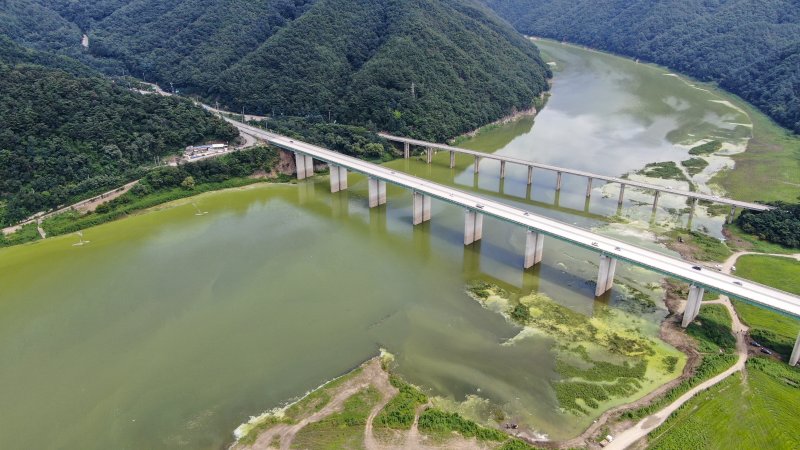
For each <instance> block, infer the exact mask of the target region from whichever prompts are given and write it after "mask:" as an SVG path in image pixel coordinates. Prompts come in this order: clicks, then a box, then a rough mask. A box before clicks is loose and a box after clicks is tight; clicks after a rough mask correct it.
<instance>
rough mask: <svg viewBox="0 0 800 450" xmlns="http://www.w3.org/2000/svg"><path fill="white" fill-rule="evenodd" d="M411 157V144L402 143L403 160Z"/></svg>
mask: <svg viewBox="0 0 800 450" xmlns="http://www.w3.org/2000/svg"><path fill="white" fill-rule="evenodd" d="M410 157H411V144H409V143H408V142H403V158H404V159H408V158H410Z"/></svg>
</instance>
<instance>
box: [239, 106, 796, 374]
mask: <svg viewBox="0 0 800 450" xmlns="http://www.w3.org/2000/svg"><path fill="white" fill-rule="evenodd" d="M226 120H228V121H229V122H231V123H232V124H234V125H235V126H236V127H237V128H239V129H240V130H241V131H243V132H245V133H247V134H250V135H253V136H256V137H258V138H260V139H263V140H265V141H266V142H268V143H269V144H271V145H274V146H276V147H279V148H281V149H284V150H286V151H289V152H292V153H294V155H295V161H296V166H297V177H298V179H304V178H306V177H309V176H313V174H314V166H313V161H314V160H315V159H316V160H319V161H323V162H325V163H327V164H328V166H329V168H330V186H331V192H339V191H341V190H345V189H347V174H348V171H352V172H357V173H361V174H363V175H365V176H366V177H367V178H368V190H369V200H368V202H369V207H370V208H374V207H377V206H380V205H382V204H385V203H386V183H392V184H394V185H397V186H400V187H403V188H406V189H408V190H410V191H411V194H412V199H413V202H412V205H413V206H412V210H413V214H412V217H413V218H412V222H413V224H414V225H419V224H421V223H423V222H426V221H428V220H430V218H431V209H432V199H434V198H435V199H437V200H439V201H443V202H446V203H450V204H453V205H456V206H459V207H461V208H464V245H470V244H472V243H474V242H476V241H478V240H480V239H481V237H482V235H483V218H484V217H485V216H487V215H488V216H491V217H494V218H496V219H499V220H503V221H505V222H508V223H511V224H514V225H517V226H520V227H523V228H524V229H525V230H526V232H527V238H526V243H525V248H524V249H523V252H524V263H523V268H524V269H528V268H531V267H532V266H534V265H536V264H538V263H539V262H541V260H542V249H543V247H544V243H545V239H546V238H555V239H559V240H562V241H565V242H569V243H571V244H573V245H577V246H579V247H582V248H585V249H588V250H591V251H593V252H595V253H597V254H598V258H599V271H598V274H597V282H596V288H595V295H596V296H600V295H602V294H604V293H605V292H607V291H608V290H609V289H611V287H612V286H613V284H614V273H615V269H616V266H617V262H618V261H623V262H627V263H630V264H634V265H636V266H639V267H643V268H646V269H649V270H653V271H655V272H657V273H660V274H662V275H665V276H669V277H672V278H676V279H679V280H682V281H685V282H687V283H689V284H690V286H691V287H690V292H689V299H688V301H687V304H686V309H685V312H684V317H683V326H688V324H689V323H690V322H691V321H692V320H694V318H695V317H696V316H697V313H698V312H699V310H700V304H701V302H702V299H703V294H704V291H705V289H711V290H713V291H715V292H719V293H721V294H725V295H728V296H729V297H734V298H739V299H742V300H744V301H747V302H750V303H753V304H755V305H758V306H762V307H765V308H769V309H772V310H774V311H777V312H780V313H782V314H786V315H789V316H793V317H800V297H797V296H794V295H792V294H789V293H787V292H783V291H780V290H778V289H774V288H771V287H768V286H764V285H760V284H757V283H753V282H751V281H749V280H744V279H740V278H736V277H732V276H730V275H726V274H723V273H721V272H718V271H716V270H710V269H705V268H701V267H700V266H697V265H694V264H693V263H690V262H686V261H683V260H681V259H677V258H673V257H671V256H667V255H663V254H661V253H658V252H654V251H652V250H647V249H643V248H640V247H637V246H634V245H631V244H627V243H625V242H622V241H619V240H616V239H612V238H608V237H605V236H602V235H599V234H596V233H593V232H591V231H588V230H585V229H582V228H579V227H576V226H573V225H570V224H566V223H563V222H560V221H557V220H554V219H550V218H547V217H543V216H539V215H536V214H533V213H531V212H529V211H525V210H523V209H519V208H515V207H512V206H508V205H506V204H504V203H501V202H497V201H495V200H491V199H487V198H483V197H479V196H477V195H474V194H472V193H469V192H464V191H461V190H458V189H454V188H451V187H448V186H443V185H440V184H438V183H433V182H430V181H427V180H423V179H420V178H417V177H414V176H412V175H408V174H405V173H401V172H396V171H394V170H392V169H390V168H387V167H383V166H379V165H377V164H372V163H370V162H366V161H362V160H360V159H357V158H353V157H350V156H346V155H342V154H341V153H338V152H335V151H332V150H328V149H325V148H322V147H318V146H315V145H312V144H308V143H305V142H302V141H297V140H294V139H290V138H287V137H284V136H281V135H277V134H274V133H270V132H267V131H264V130H262V129H259V128H256V127H252V126H249V125H245V124H242V123H239V122H236V121H233V120H231V119H226ZM798 359H800V335H799V336H798V341H797V342H796V345H795V349H794V352H793V353H792V357H791V359H790V363H791V364H792V365H794V364H796V363H797V361H798Z"/></svg>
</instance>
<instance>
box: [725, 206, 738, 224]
mask: <svg viewBox="0 0 800 450" xmlns="http://www.w3.org/2000/svg"><path fill="white" fill-rule="evenodd" d="M735 217H736V207H735V206H731V212H730V214H728V218H727V220H726V221H725V222H726V223H733V219H734V218H735Z"/></svg>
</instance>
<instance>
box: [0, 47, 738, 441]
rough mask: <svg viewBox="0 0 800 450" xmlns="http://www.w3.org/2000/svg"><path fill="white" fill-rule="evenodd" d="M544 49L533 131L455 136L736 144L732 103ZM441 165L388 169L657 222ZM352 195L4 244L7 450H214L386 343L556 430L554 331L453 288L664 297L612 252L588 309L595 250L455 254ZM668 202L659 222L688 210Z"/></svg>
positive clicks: (524, 150)
mask: <svg viewBox="0 0 800 450" xmlns="http://www.w3.org/2000/svg"><path fill="white" fill-rule="evenodd" d="M541 44H542V46H543V48H544V50H545V51H546V52H547V55H548V57H551V58H554V59H555V60H556V64H557V65H558V67H559V71H557V72H556V78H555V83H554V86H553V96H552V98H551V99H550V103H549V104H548V106H547V107H546V108H545V110H544V111H543V112H542V113H541V114H540V115H539V116H538V117H537V118H536V120H535V125H534V123H533V121H532V120H531V119H523V120H521V121H518V122H515V123H513V124H510V125H505V126H502V127H499V128H496V129H493V130H491V131H487V132H485V133H482V134H480V135H478V137H476V138H474V139H472V140H471V141H469V142H467V143H465V144H464V145H465V146H470V147H472V148H476V149H481V150H485V151H494V152H500V153H503V154H508V155H514V156H517V157H523V158H530V159H534V160H536V161H539V162H546V163H553V164H562V165H565V166H569V167H576V168H580V169H586V170H593V171H597V172H601V173H606V174H609V175H622V174H623V173H626V172H629V171H636V170H638V169H640V168H641V167H642V166H643V165H644V164H645V163H648V162H653V161H664V160H674V161H680V160H682V159H685V157H686V152H687V149H688V147H689V146H690V144H691V141H693V140H700V139H703V138H706V137H709V136H714V138H716V139H727V141H726V142H729V143H730V144H729V148H730V149H731V151H733V149H734V147H735V146H736V145H739V144H740V143H741V139H743V136H744V133H743V131H742V128H743V127H742V126H739V125H732V124H734V123H744V122H745V121H746V116H745V117H741V116H740V115H737V114H740V113H737V111H736V110H734V109H733V108H731V107H730V106H727V105H725V104H722V103H719V102H717V101H715V99H716V98H713V99H712V98H711V97H712V95H711V94H710V93H707V92H705V91H702V90H699V89H696V88H693V87H691V86H689V85H688V84H687V83H686V82H684V81H683V80H681V79H678V78H676V77H672V76H665V75H664V73H665V72H664V71H663V70H662V69H658V68H653V67H649V66H645V65H638V64H635V63H634V62H632V61H627V60H624V59H621V58H616V57H613V56H609V55H603V54H600V53H596V52H590V51H586V50H582V49H576V48H569V47H563V46H561V45H560V44H553V43H546V42H545V43H541ZM716 100H718V99H716ZM744 128H746V127H744ZM692 135H693V136H692ZM695 138H696V139H695ZM726 145H728V144H726ZM447 160H448V156H447V155H446V154H439V155H437V156H436V158H435V160H434V164H432V165H427V164H425V163H424V162H423V161H421V159H419V158H412V159H410V160H397V161H393V162H391V163H388V164H389V165H390V166H392V167H395V168H396V169H399V170H405V171H408V172H409V173H412V174H416V175H419V176H423V177H426V178H429V179H432V180H435V181H437V182H441V183H445V184H451V185H454V186H458V187H461V188H464V189H477V190H478V191H479V192H481V193H483V194H485V195H487V196H491V197H495V198H502V199H504V200H506V201H509V202H512V203H515V204H518V205H521V206H525V207H526V208H529V209H531V210H533V211H535V212H537V213H541V214H545V215H548V216H551V217H555V218H558V219H560V220H565V221H569V222H571V223H577V224H580V225H582V226H586V227H596V228H598V229H600V230H601V231H602V232H605V233H611V234H617V235H619V236H621V237H623V238H625V239H630V240H633V241H635V242H639V243H642V244H643V245H648V246H651V247H653V248H658V246H657V245H656V244H653V243H652V242H650V241H649V240H648V239H647V237H646V236H645V235H640V234H639V233H633V234H631V233H625V232H623V231H621V228H620V227H614V226H613V225H614V224H609V222H608V220H607V217H608V216H611V215H620V216H623V217H627V220H630V221H639V220H641V221H643V222H644V223H652V220H651V218H650V208H649V206H642V205H639V204H638V203H636V201H635V199H636V195H637V194H633V197H632V199H633V200H634V201H629V202H626V204H625V205H624V206H623V209H622V211H617V205H616V196H615V195H613V192H611V191H608V190H609V189H611V188H610V187H609V188H606V187H603V186H597V187H596V190H597V191H596V195H594V196H593V197H592V201H591V203H590V204H589V205H588V208H587V204H586V201H585V200H586V199H585V184H584V182H583V181H582V180H579V179H575V180H570V179H569V177H565V183H564V188H563V189H562V191H561V193H560V195H558V196H556V195H555V193H554V191H553V189H552V187H553V186H554V183H555V180H554V175H553V174H547V173H541V174H539V173H537V174H536V175H535V177H534V178H535V183H534V185H533V186H532V188H531V189H530V190H528V189H527V187H526V183H525V177H526V174H525V172H524V169H519V170H517V169H514V168H509V171H508V174H507V178H506V179H505V180H504V181H503V182H502V183H501V181H500V180H499V178H498V176H497V174H498V170H496V168H493V167H492V165H491V164H490V163H488V162H485V163H484V164H482V166H481V174H480V176H479V177H477V178H476V177H475V176H474V175H473V170H472V167H471V160H467V159H466V158H465V159H464V160H461V159H459V160H458V163H459V164H458V166H457V167H456V168H455V169H450V168H448V167H447ZM719 164H725V162H724V161H723V160H722V159H720V162H719ZM366 190H367V187H366V182H365V180H364V179H363V178H360V177H358V176H355V175H351V177H350V189H349V190H348V191H345V192H341V193H338V194H333V195H331V194H330V193H329V191H328V185H327V179H326V178H324V177H316V178H314V179H310V180H307V181H304V182H300V183H297V184H287V185H258V186H256V187H250V188H245V189H237V190H232V191H225V192H218V193H210V194H204V195H202V196H200V197H198V198H195V199H191V200H186V201H180V202H176V203H173V204H170V205H166V206H164V207H161V208H158V209H157V210H155V211H152V212H149V213H147V214H142V215H138V216H135V217H132V218H128V219H125V220H121V221H118V222H114V223H110V224H106V225H103V226H99V227H96V228H92V229H89V230H86V231H85V232H84V239H86V240H88V241H89V243H88V244H86V245H82V246H75V245H73V244H75V243H76V242H78V237H76V236H64V237H58V238H53V239H47V240H46V241H43V242H39V243H35V244H33V245H25V246H20V247H14V248H8V249H4V250H0V361H2V365H0V398H2V399H3V401H2V402H0V418H2V420H0V448H40V449H47V448H60V449H61V448H66V449H94V448H97V449H105V448H119V449H125V448H130V449H138V448H150V449H157V448H193V449H194V448H207V449H218V448H220V447H222V446H224V445H225V444H226V443H229V442H230V441H231V439H232V435H231V433H232V430H233V429H234V428H236V426H237V425H238V424H240V423H241V422H243V421H246V420H247V418H248V416H250V415H257V414H258V413H260V412H261V411H263V410H265V409H269V408H271V407H275V406H279V405H281V404H283V403H284V402H286V401H289V400H291V399H292V398H296V397H297V396H299V395H302V394H303V393H304V392H306V391H308V390H309V389H313V388H314V387H316V386H318V385H320V384H321V383H323V382H324V381H325V380H328V379H331V378H333V377H335V376H338V375H340V374H342V373H345V372H347V371H348V370H349V369H351V368H353V367H355V366H357V365H358V364H359V363H361V362H363V361H364V360H366V359H368V358H370V357H371V356H374V355H376V354H377V352H378V351H379V349H380V348H385V349H387V350H388V351H390V352H392V353H393V354H395V355H396V357H397V369H396V370H397V371H398V372H400V373H401V374H402V375H403V376H405V377H406V378H407V379H409V381H411V382H413V383H415V384H418V385H420V386H422V387H423V388H424V389H425V390H426V392H428V393H430V394H432V395H436V396H439V397H440V398H442V399H444V400H449V401H452V402H453V403H459V404H460V405H462V406H463V405H466V404H467V403H469V402H467V403H461V402H464V401H465V400H467V399H471V401H472V400H474V401H477V402H489V403H492V404H495V405H500V407H502V408H503V409H504V410H505V411H506V412H507V413H508V414H511V415H512V416H513V417H514V418H515V420H518V421H520V422H521V423H524V424H527V426H529V427H531V428H532V429H534V430H536V431H537V432H539V433H542V434H544V435H547V436H548V437H549V438H551V439H560V438H566V437H570V436H573V435H575V434H577V433H578V432H580V431H581V429H582V428H584V427H585V426H586V425H587V424H588V423H590V422H591V420H592V417H591V416H574V415H571V414H568V413H564V412H563V411H560V405H559V403H558V400H557V399H556V397H555V395H554V392H553V388H552V386H551V384H550V382H551V381H553V380H557V379H558V378H559V374H558V372H557V370H556V367H555V366H556V362H555V361H556V357H555V355H554V352H553V348H554V346H555V345H556V344H558V342H556V340H555V339H554V338H553V337H552V336H548V335H547V334H544V333H539V334H534V335H529V336H526V337H525V338H522V339H514V340H513V341H510V340H511V339H512V338H514V337H515V336H517V335H518V334H519V332H520V328H519V327H517V326H514V325H512V324H511V323H509V322H508V321H507V320H506V319H505V318H504V317H503V316H501V315H500V314H497V313H496V312H493V311H490V310H487V309H485V308H483V307H482V306H481V305H480V304H479V303H478V302H476V301H475V300H473V299H472V298H471V297H470V296H468V295H467V294H466V292H465V287H466V285H468V284H469V283H474V282H475V281H483V282H487V283H491V284H493V285H497V286H500V287H502V288H503V289H505V290H507V291H509V292H510V293H511V295H524V294H528V293H530V292H539V293H543V294H546V295H547V296H548V297H549V298H551V299H553V300H554V301H555V302H557V303H558V304H559V305H562V306H566V307H568V308H569V309H570V310H572V311H575V312H578V313H580V314H582V315H585V316H587V317H592V316H593V315H594V314H596V312H597V311H598V310H599V309H602V308H604V307H605V305H611V307H612V308H613V309H619V310H620V311H628V310H630V309H629V308H628V309H626V306H627V305H629V303H630V302H631V300H630V296H629V295H628V294H629V292H630V289H629V288H634V289H638V290H639V291H641V292H644V293H646V294H647V295H648V296H649V297H650V298H652V299H656V300H657V299H658V298H660V295H661V294H662V292H661V291H660V290H659V289H657V288H654V284H653V283H656V282H657V281H658V278H657V277H656V276H655V275H653V274H649V273H647V272H644V271H642V270H640V269H637V268H634V267H629V266H625V265H622V266H621V267H619V268H618V270H617V275H618V279H619V280H620V286H618V287H615V289H614V290H613V291H612V293H611V294H609V295H606V296H604V297H603V298H601V299H600V300H599V301H594V299H593V291H594V287H593V286H592V284H591V283H590V282H589V281H590V280H593V278H594V277H595V275H596V270H597V269H596V267H597V266H596V264H597V262H596V261H595V259H596V256H595V255H593V254H591V253H589V252H586V251H582V250H579V249H576V248H572V247H570V246H568V245H565V244H561V243H558V242H555V241H554V240H549V241H547V242H546V244H545V254H544V262H543V264H541V265H540V266H539V267H537V268H536V269H535V270H531V271H528V272H523V271H522V270H521V269H520V267H521V265H522V253H521V250H522V245H523V242H524V230H521V229H516V228H514V227H512V226H510V225H507V224H504V223H500V222H498V221H496V220H492V219H488V218H487V219H486V221H485V223H484V238H483V240H482V241H481V242H480V243H479V244H477V245H474V246H472V247H468V248H465V247H464V246H463V241H462V239H463V235H462V233H463V211H460V210H459V209H458V208H455V207H451V206H448V205H444V204H441V203H437V202H434V205H433V217H432V220H431V222H429V223H426V224H423V225H421V226H418V227H412V226H411V207H410V206H411V199H410V195H409V193H408V192H405V191H403V190H401V189H399V188H394V187H390V189H389V201H388V204H387V205H386V206H385V207H381V208H377V209H373V210H370V209H369V208H367V206H366ZM607 191H608V192H607ZM641 195H642V196H643V198H644V196H645V195H646V194H645V193H642V194H641ZM604 196H605V197H607V198H604ZM681 201H682V200H680V199H678V200H675V202H677V203H680V202H681ZM192 203H196V205H197V207H198V208H200V209H202V210H203V211H208V214H206V215H196V213H197V208H195V207H194V206H193V205H192ZM665 208H667V209H663V210H659V212H658V213H657V215H658V217H657V218H656V221H657V222H669V221H673V222H674V221H677V222H680V221H681V220H685V218H681V217H682V216H681V214H675V213H674V212H670V211H668V208H670V206H669V204H668V202H665ZM700 216H702V215H700ZM648 221H650V222H648ZM697 221H698V223H699V224H701V225H702V224H705V225H704V226H707V227H708V228H709V229H712V228H714V226H715V224H717V226H718V224H719V219H715V218H705V219H704V218H702V217H698V218H697ZM644 228H646V227H644ZM642 236H644V237H642ZM664 251H666V250H664ZM625 286H628V288H626V287H625ZM664 315H665V309H664V307H663V305H662V304H661V303H660V302H656V307H654V308H650V309H648V310H646V311H644V312H640V314H636V315H633V314H631V315H628V314H627V313H625V315H624V318H625V320H626V321H627V323H630V324H634V326H635V327H636V328H637V329H638V330H639V332H640V333H642V334H643V335H644V336H649V337H650V338H654V337H655V336H657V333H658V324H659V322H660V320H661V319H662V318H663V317H664ZM663 351H665V352H669V351H670V349H668V348H664V349H663ZM601 358H602V356H601ZM658 382H659V380H657V379H653V380H651V383H650V384H647V383H645V386H644V388H643V389H642V391H641V392H639V393H637V394H636V395H635V396H640V395H642V394H643V393H644V392H645V391H646V390H647V389H649V388H650V387H652V386H651V385H655V384H657V383H658ZM635 396H634V397H635ZM624 400H625V399H617V400H616V401H611V402H608V404H607V405H605V406H608V405H611V404H616V403H621V402H623V401H624ZM464 408H466V406H464ZM465 411H466V409H465Z"/></svg>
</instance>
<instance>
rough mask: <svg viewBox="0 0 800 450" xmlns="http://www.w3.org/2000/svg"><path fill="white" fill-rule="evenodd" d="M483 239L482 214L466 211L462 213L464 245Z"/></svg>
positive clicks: (470, 210)
mask: <svg viewBox="0 0 800 450" xmlns="http://www.w3.org/2000/svg"><path fill="white" fill-rule="evenodd" d="M482 237H483V214H481V213H479V212H478V211H475V210H472V209H467V210H466V212H465V213H464V245H470V244H472V243H473V242H476V241H480V240H481V238H482Z"/></svg>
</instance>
